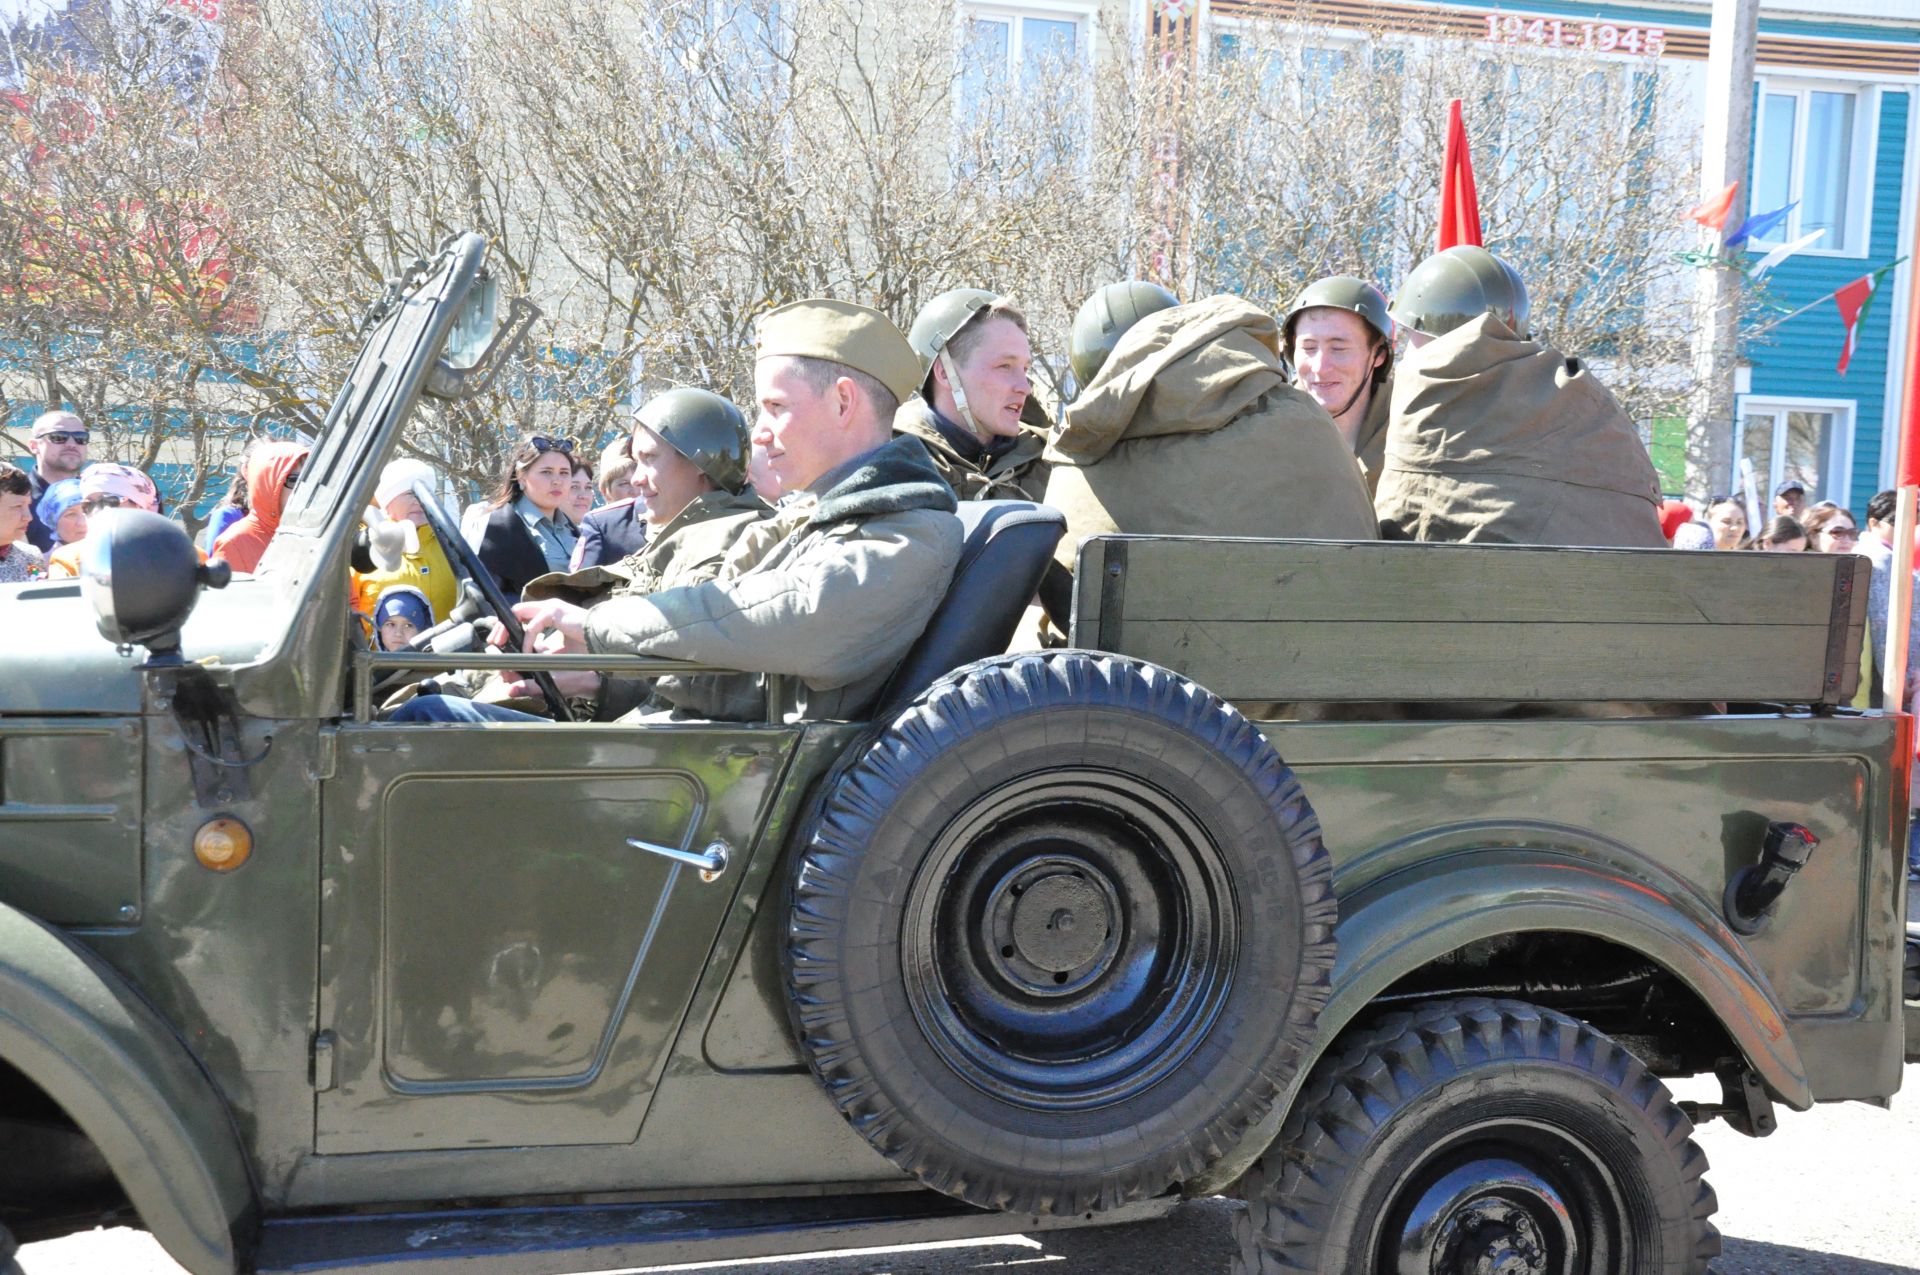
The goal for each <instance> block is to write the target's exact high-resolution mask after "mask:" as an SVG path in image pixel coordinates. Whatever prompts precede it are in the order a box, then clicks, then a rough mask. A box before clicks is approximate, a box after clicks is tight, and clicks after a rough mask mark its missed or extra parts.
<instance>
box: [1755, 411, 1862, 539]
mask: <svg viewBox="0 0 1920 1275" xmlns="http://www.w3.org/2000/svg"><path fill="white" fill-rule="evenodd" d="M1859 409H1860V402H1859V400H1858V399H1851V398H1792V397H1788V396H1785V395H1776V394H1742V395H1740V396H1739V398H1738V400H1737V405H1736V409H1735V411H1734V414H1733V419H1734V430H1733V468H1734V473H1735V474H1736V475H1738V473H1739V472H1740V456H1741V451H1742V447H1743V446H1744V444H1745V442H1746V434H1747V417H1749V416H1755V415H1760V414H1763V413H1765V414H1771V415H1772V416H1773V446H1772V447H1771V448H1770V449H1769V453H1770V459H1769V460H1768V464H1767V468H1768V472H1767V473H1766V474H1764V475H1762V474H1755V475H1754V486H1756V487H1758V488H1759V489H1760V491H1759V494H1760V512H1761V515H1762V516H1763V517H1766V516H1770V514H1771V511H1772V509H1773V489H1774V488H1775V487H1776V486H1778V485H1779V483H1780V479H1781V476H1782V474H1783V471H1784V470H1785V468H1786V448H1785V446H1784V444H1785V442H1786V439H1785V434H1786V428H1787V415H1788V413H1790V412H1831V413H1833V437H1832V438H1831V439H1829V440H1828V443H1827V455H1826V456H1824V457H1822V458H1821V470H1822V472H1823V473H1824V474H1826V475H1828V479H1827V482H1828V493H1827V495H1826V496H1825V497H1824V498H1825V499H1827V500H1831V501H1832V502H1833V503H1834V504H1836V505H1839V506H1840V507H1841V508H1842V509H1847V508H1850V507H1851V502H1852V500H1853V434H1854V426H1855V424H1856V422H1857V419H1858V417H1859ZM1807 503H1809V504H1811V503H1813V502H1812V500H1811V499H1809V501H1808V502H1807Z"/></svg>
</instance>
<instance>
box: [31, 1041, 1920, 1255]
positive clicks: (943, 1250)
mask: <svg viewBox="0 0 1920 1275" xmlns="http://www.w3.org/2000/svg"><path fill="white" fill-rule="evenodd" d="M1683 1096H1687V1097H1698V1098H1707V1099H1713V1098H1715V1097H1716V1096H1717V1088H1716V1087H1715V1086H1713V1085H1712V1083H1711V1082H1708V1084H1707V1086H1706V1087H1705V1088H1688V1089H1686V1090H1684V1091H1683ZM1698 1136H1699V1141H1700V1143H1701V1145H1702V1146H1703V1147H1705V1148H1706V1152H1707V1158H1708V1160H1709V1161H1710V1162H1711V1165H1712V1169H1711V1172H1710V1174H1709V1179H1708V1180H1709V1181H1711V1182H1712V1183H1713V1185H1714V1189H1715V1190H1716V1191H1717V1192H1718V1193H1719V1196H1720V1213H1719V1218H1718V1221H1719V1224H1720V1230H1721V1233H1722V1234H1723V1235H1724V1236H1725V1237H1726V1252H1725V1255H1724V1256H1723V1257H1722V1258H1721V1259H1720V1261H1719V1262H1718V1263H1716V1264H1715V1267H1714V1269H1715V1270H1716V1271H1717V1272H1719V1275H1799V1273H1805V1275H1902V1273H1906V1275H1920V1165H1916V1161H1920V1066H1913V1067H1909V1068H1907V1073H1906V1085H1905V1093H1904V1094H1903V1095H1902V1097H1900V1098H1896V1099H1895V1100H1894V1108H1893V1110H1892V1111H1891V1112H1886V1111H1878V1110H1875V1109H1874V1108H1871V1107H1866V1106H1862V1105H1860V1104H1857V1103H1850V1104H1846V1105H1842V1106H1834V1107H1822V1108H1817V1109H1816V1110H1814V1111H1812V1112H1808V1113H1806V1114H1804V1115H1801V1114H1796V1113H1793V1112H1784V1113H1782V1118H1781V1121H1780V1131H1779V1132H1778V1133H1776V1134H1774V1135H1773V1136H1772V1137H1770V1138H1766V1139H1762V1140H1759V1141H1754V1140H1752V1139H1748V1138H1743V1137H1741V1136H1740V1135H1739V1134H1737V1133H1734V1132H1733V1131H1732V1130H1730V1129H1728V1128H1727V1127H1726V1126H1724V1125H1718V1124H1716V1125H1709V1126H1707V1127H1706V1128H1703V1129H1702V1130H1700V1132H1699V1135H1698ZM1234 1208H1235V1206H1234V1205H1233V1204H1231V1203H1230V1202H1228V1201H1225V1200H1203V1201H1199V1202H1196V1203H1193V1204H1189V1205H1187V1206H1185V1207H1183V1208H1181V1209H1180V1210H1178V1211H1176V1212H1175V1213H1174V1214H1173V1215H1172V1216H1171V1217H1168V1218H1165V1219H1162V1220H1159V1221H1155V1222H1149V1223H1142V1224H1138V1225H1135V1226H1130V1227H1120V1228H1111V1229H1099V1230H1085V1231H1075V1232H1055V1233H1052V1234H1047V1235H1037V1236H1024V1235H1012V1236H1006V1237H1004V1238H1001V1239H996V1240H984V1241H969V1242H967V1243H965V1244H958V1245H949V1246H944V1247H941V1246H927V1245H920V1246H915V1247H911V1248H899V1249H888V1250H884V1251H879V1250H870V1251H865V1252H859V1253H847V1254H836V1255H831V1256H825V1257H813V1258H806V1259H797V1258H776V1259H769V1260H765V1261H759V1262H741V1263H729V1264H726V1265H719V1266H715V1265H707V1266H698V1267H685V1266H682V1267H672V1268H654V1269H672V1270H703V1271H711V1272H718V1273H722V1275H963V1273H968V1272H1008V1273H1011V1275H1026V1272H1028V1271H1032V1272H1035V1275H1038V1273H1039V1272H1043V1271H1044V1272H1046V1275H1170V1273H1173V1275H1187V1273H1189V1272H1192V1273H1195V1275H1200V1273H1206V1275H1212V1273H1213V1272H1220V1273H1221V1275H1224V1273H1225V1272H1226V1271H1227V1270H1228V1263H1229V1261H1230V1259H1231V1256H1232V1253H1233V1240H1232V1234H1231V1229H1232V1228H1231V1221H1230V1219H1231V1218H1232V1215H1233V1209H1234ZM20 1258H21V1262H22V1265H23V1266H24V1268H25V1270H26V1275H180V1268H179V1267H177V1266H175V1265H174V1264H173V1263H172V1262H170V1261H168V1260H167V1258H166V1256H165V1255H164V1254H163V1253H161V1251H160V1249H159V1248H158V1246H156V1245H155V1244H154V1243H153V1242H152V1241H151V1240H150V1239H148V1238H147V1237H146V1236H145V1235H143V1234H140V1233H138V1232H133V1231H126V1230H115V1231H95V1232H92V1233H91V1234H87V1235H75V1236H69V1237H68V1238H66V1239H63V1240H55V1241H51V1242H48V1243H43V1244H30V1245H28V1246H27V1247H26V1248H24V1249H22V1250H21V1252H20ZM602 1275H610V1273H602Z"/></svg>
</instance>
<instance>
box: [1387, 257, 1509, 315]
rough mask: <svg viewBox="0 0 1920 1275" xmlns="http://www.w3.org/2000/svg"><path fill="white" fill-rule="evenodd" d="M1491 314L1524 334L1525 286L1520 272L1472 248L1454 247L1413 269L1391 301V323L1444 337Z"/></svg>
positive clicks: (1498, 259)
mask: <svg viewBox="0 0 1920 1275" xmlns="http://www.w3.org/2000/svg"><path fill="white" fill-rule="evenodd" d="M1483 314H1491V315H1493V316H1494V317H1495V318H1497V319H1499V320H1500V321H1501V322H1502V323H1504V324H1506V325H1507V326H1508V327H1510V328H1512V329H1513V330H1514V332H1515V333H1516V334H1518V335H1520V336H1526V335H1527V320H1528V318H1529V306H1528V303H1527V285H1526V282H1525V281H1524V280H1522V279H1521V278H1520V272H1519V271H1518V270H1515V269H1514V268H1513V267H1512V266H1510V265H1508V264H1507V263H1506V262H1504V261H1502V260H1501V259H1500V258H1498V257H1496V256H1494V255H1493V254H1492V253H1490V252H1488V251H1487V250H1486V249H1485V248H1481V247H1477V246H1475V245H1472V244H1458V245H1456V246H1454V247H1452V248H1448V249H1446V250H1445V251H1443V252H1436V253H1435V254H1433V255H1432V256H1431V257H1428V258H1427V259H1426V260H1425V261H1423V262H1421V263H1420V264H1419V265H1417V266H1415V267H1414V268H1413V272H1412V273H1411V274H1409V275H1408V276H1407V279H1406V282H1405V283H1403V284H1401V285H1400V293H1399V295H1398V296H1396V297H1394V299H1393V317H1394V321H1395V322H1397V323H1399V324H1400V325H1401V326H1402V327H1406V328H1411V329H1413V330H1414V331H1415V332H1424V333H1426V334H1427V335H1429V336H1444V335H1446V334H1447V333H1449V332H1451V331H1453V330H1454V329H1455V328H1457V327H1459V326H1461V325H1462V324H1464V323H1471V322H1472V321H1473V320H1475V319H1477V318H1479V317H1480V316H1481V315H1483Z"/></svg>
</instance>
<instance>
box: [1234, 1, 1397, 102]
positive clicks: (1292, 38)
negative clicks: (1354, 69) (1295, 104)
mask: <svg viewBox="0 0 1920 1275" xmlns="http://www.w3.org/2000/svg"><path fill="white" fill-rule="evenodd" d="M1205 13H1206V18H1207V21H1206V25H1205V26H1204V27H1202V28H1201V31H1202V36H1201V40H1200V57H1201V66H1202V68H1203V69H1204V70H1207V71H1211V70H1212V69H1213V67H1214V63H1215V61H1216V60H1217V59H1218V58H1219V56H1220V48H1219V37H1221V36H1223V35H1232V36H1240V35H1244V34H1246V33H1248V32H1255V31H1262V30H1272V31H1278V32H1283V33H1284V34H1285V36H1286V37H1288V38H1287V39H1286V40H1285V43H1286V44H1287V45H1288V46H1289V48H1288V53H1289V60H1290V61H1291V63H1292V65H1291V66H1290V67H1289V68H1287V69H1288V70H1290V71H1291V72H1292V73H1293V74H1292V75H1291V76H1290V77H1289V80H1288V87H1289V88H1290V89H1291V90H1292V91H1293V92H1294V93H1295V94H1296V95H1297V94H1298V93H1300V92H1301V91H1302V90H1303V88H1304V86H1303V84H1302V83H1301V81H1302V80H1303V79H1304V78H1305V74H1306V52H1307V50H1308V49H1314V50H1318V51H1319V52H1322V53H1339V54H1343V55H1345V56H1346V57H1348V58H1356V57H1362V56H1367V55H1368V52H1369V50H1368V47H1367V40H1366V37H1365V36H1363V35H1362V34H1361V33H1360V32H1357V31H1347V30H1343V29H1340V28H1336V27H1312V28H1303V27H1301V26H1300V25H1299V24H1297V23H1289V22H1286V21H1285V20H1284V19H1280V18H1271V17H1251V18H1250V17H1246V16H1244V15H1241V14H1216V13H1214V12H1213V11H1212V10H1211V9H1208V10H1205ZM1297 100H1298V99H1297V97H1296V101H1297Z"/></svg>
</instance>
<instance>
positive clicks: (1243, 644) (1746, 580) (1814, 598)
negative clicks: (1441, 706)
mask: <svg viewBox="0 0 1920 1275" xmlns="http://www.w3.org/2000/svg"><path fill="white" fill-rule="evenodd" d="M1868 578H1869V566H1868V563H1867V560H1866V559H1865V558H1862V557H1858V556H1855V555H1850V554H1814V553H1804V554H1774V553H1706V552H1683V551H1678V550H1672V549H1571V548H1549V547H1536V546H1518V545H1443V544H1411V543H1404V542H1391V541H1386V542H1358V543H1355V542H1348V541H1325V540H1251V539H1227V538H1212V537H1199V536H1096V537H1092V538H1090V539H1089V540H1087V541H1086V542H1085V543H1084V544H1082V545H1081V547H1080V555H1079V567H1078V570H1077V572H1076V573H1075V583H1074V600H1073V624H1072V629H1073V632H1072V640H1073V645H1075V646H1080V647H1086V648H1090V649H1094V650H1105V651H1114V652H1118V653H1122V654H1126V655H1132V656H1137V657H1139V658H1142V659H1147V660H1151V661H1153V662H1154V663H1156V664H1161V665H1164V666H1166V667H1168V668H1171V669H1174V670H1176V671H1177V672H1180V673H1183V674H1185V675H1186V676H1188V677H1191V678H1193V679H1194V680H1195V681H1197V682H1199V683H1200V684H1201V685H1203V686H1205V687H1207V688H1208V689H1210V690H1212V691H1214V692H1215V693H1216V694H1218V695H1221V696H1223V697H1225V698H1227V699H1231V700H1286V701H1293V702H1299V703H1312V702H1355V701H1396V702H1420V701H1442V700H1446V701H1516V700H1517V701H1539V702H1546V703H1552V702H1557V701H1570V700H1583V701H1591V700H1621V701H1639V702H1646V701H1739V702H1754V701H1778V702H1785V703H1796V704H1821V705H1837V704H1844V703H1846V702H1848V701H1849V700H1851V699H1852V698H1853V695H1854V692H1855V690H1856V689H1857V685H1858V682H1859V676H1860V655H1861V647H1862V643H1863V641H1864V640H1865V633H1866V627H1867V583H1868Z"/></svg>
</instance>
